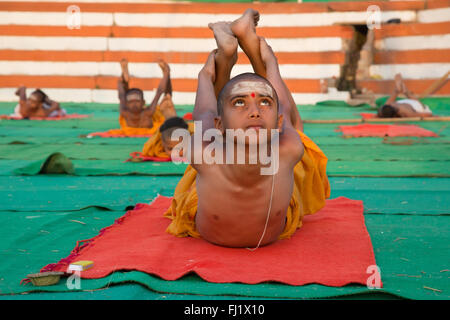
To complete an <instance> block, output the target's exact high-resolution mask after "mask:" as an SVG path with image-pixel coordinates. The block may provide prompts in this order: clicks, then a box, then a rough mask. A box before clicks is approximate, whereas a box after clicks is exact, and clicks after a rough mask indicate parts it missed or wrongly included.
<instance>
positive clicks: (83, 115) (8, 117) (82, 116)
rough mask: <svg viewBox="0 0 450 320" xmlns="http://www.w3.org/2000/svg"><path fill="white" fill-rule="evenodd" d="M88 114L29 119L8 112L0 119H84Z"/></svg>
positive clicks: (0, 116)
mask: <svg viewBox="0 0 450 320" xmlns="http://www.w3.org/2000/svg"><path fill="white" fill-rule="evenodd" d="M88 117H89V115H88V114H76V113H73V114H66V115H65V116H57V117H45V118H41V117H31V118H28V119H24V118H23V117H17V116H9V115H6V114H0V119H4V120H40V121H58V120H70V119H84V118H88Z"/></svg>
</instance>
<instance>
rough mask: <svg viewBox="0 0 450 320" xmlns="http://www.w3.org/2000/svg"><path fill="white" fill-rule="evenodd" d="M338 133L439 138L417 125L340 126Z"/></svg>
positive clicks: (359, 135) (351, 135)
mask: <svg viewBox="0 0 450 320" xmlns="http://www.w3.org/2000/svg"><path fill="white" fill-rule="evenodd" d="M338 131H342V134H343V135H344V136H350V137H386V136H388V137H438V135H437V134H436V133H434V132H433V131H430V130H426V129H424V128H421V127H419V126H416V125H396V124H358V125H355V126H339V129H338Z"/></svg>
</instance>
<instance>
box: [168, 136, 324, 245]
mask: <svg viewBox="0 0 450 320" xmlns="http://www.w3.org/2000/svg"><path fill="white" fill-rule="evenodd" d="M298 133H299V135H300V137H301V140H302V142H303V145H304V149H305V151H304V154H303V157H302V159H301V160H300V161H299V162H298V163H297V165H296V166H295V167H294V188H293V192H292V197H291V201H290V203H289V207H288V210H287V214H286V224H285V228H284V231H283V232H282V233H281V235H280V236H279V239H286V238H290V237H291V236H292V235H293V234H294V232H295V231H296V230H297V228H300V227H301V226H302V220H303V216H305V215H308V214H313V213H316V212H317V211H319V210H320V209H321V208H322V207H324V206H325V199H327V198H329V197H330V184H329V182H328V177H327V175H326V166H327V161H328V159H327V157H326V156H325V154H324V153H323V152H322V150H320V148H319V147H318V146H317V145H316V144H315V143H314V142H313V141H312V140H311V139H309V138H308V137H307V136H306V135H305V134H304V133H303V132H300V131H298ZM196 176H197V171H196V170H195V169H194V168H193V167H192V166H190V165H189V166H188V167H187V168H186V171H185V173H184V175H183V177H182V178H181V180H180V181H179V182H178V185H177V187H176V188H175V192H174V195H173V200H172V203H171V206H170V207H169V209H168V210H167V211H166V213H165V214H164V216H165V217H167V218H169V219H171V220H172V222H171V223H170V225H169V227H168V228H167V230H166V231H167V232H168V233H170V234H173V235H175V236H178V237H186V236H191V237H195V238H200V234H199V233H198V231H197V228H196V225H195V215H196V213H197V201H198V196H197V190H196V187H195V178H196Z"/></svg>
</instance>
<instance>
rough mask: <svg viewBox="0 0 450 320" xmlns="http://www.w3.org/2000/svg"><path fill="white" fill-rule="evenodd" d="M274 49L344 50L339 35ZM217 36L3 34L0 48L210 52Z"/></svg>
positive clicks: (277, 43) (280, 42)
mask: <svg viewBox="0 0 450 320" xmlns="http://www.w3.org/2000/svg"><path fill="white" fill-rule="evenodd" d="M267 42H268V43H269V44H270V45H271V46H272V48H273V50H274V51H275V52H280V51H282V52H298V51H302V52H305V51H308V52H320V51H339V50H341V49H342V39H340V38H298V39H267ZM216 47H217V46H216V42H215V40H214V39H179V38H172V39H165V38H152V39H145V38H103V37H16V36H0V50H1V49H12V50H80V51H91V50H110V51H140V52H145V51H149V50H155V49H156V50H158V51H160V52H171V51H181V52H198V51H200V52H202V51H203V52H210V51H212V50H213V49H215V48H216Z"/></svg>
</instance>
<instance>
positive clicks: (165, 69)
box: [158, 59, 172, 95]
mask: <svg viewBox="0 0 450 320" xmlns="http://www.w3.org/2000/svg"><path fill="white" fill-rule="evenodd" d="M158 65H159V67H160V68H161V70H162V72H163V75H164V77H163V79H164V81H165V82H166V83H165V85H164V87H165V90H164V94H170V95H172V81H171V80H170V67H169V65H168V64H167V62H165V61H164V60H162V59H161V60H159V61H158Z"/></svg>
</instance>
